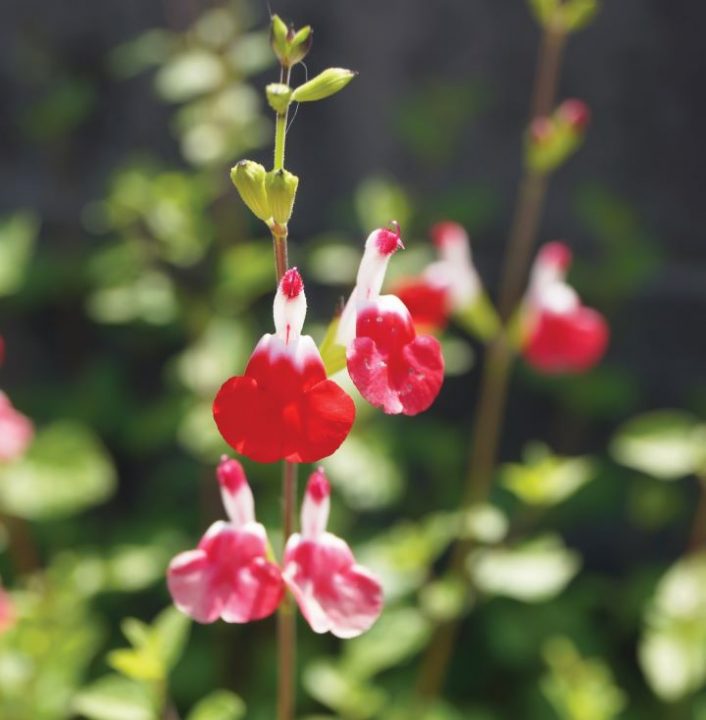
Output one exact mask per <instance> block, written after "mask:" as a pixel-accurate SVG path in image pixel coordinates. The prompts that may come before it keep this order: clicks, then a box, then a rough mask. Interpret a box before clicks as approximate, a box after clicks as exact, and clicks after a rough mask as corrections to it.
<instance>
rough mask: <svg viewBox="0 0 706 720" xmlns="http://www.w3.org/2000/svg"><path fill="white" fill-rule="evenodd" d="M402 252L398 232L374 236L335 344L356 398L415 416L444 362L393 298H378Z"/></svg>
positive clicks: (429, 398) (436, 386)
mask: <svg viewBox="0 0 706 720" xmlns="http://www.w3.org/2000/svg"><path fill="white" fill-rule="evenodd" d="M402 247H404V246H403V245H402V241H401V240H400V235H399V228H398V227H396V228H395V230H388V229H380V230H375V231H374V232H372V233H371V234H370V235H369V237H368V239H367V241H366V243H365V252H364V254H363V259H362V260H361V263H360V267H359V269H358V277H357V280H356V286H355V288H354V289H353V292H352V293H351V296H350V298H349V300H348V302H347V304H346V307H345V308H344V310H343V313H342V315H341V320H340V323H339V330H338V341H339V343H340V344H341V345H344V346H345V347H346V348H347V350H346V359H347V365H348V373H349V374H350V376H351V379H352V380H353V383H354V384H355V386H356V387H357V388H358V390H359V391H360V394H361V395H362V396H363V397H364V398H365V399H366V400H367V401H368V402H369V403H371V404H372V405H374V406H375V407H379V408H381V409H382V410H383V411H384V412H386V413H388V414H399V413H404V414H405V415H416V414H417V413H420V412H422V411H424V410H426V409H427V408H428V407H429V406H430V405H431V404H432V402H434V400H435V399H436V396H437V395H438V394H439V390H440V389H441V385H442V383H443V380H444V358H443V356H442V354H441V347H440V345H439V342H438V341H437V340H436V338H433V337H431V336H430V335H417V332H416V330H415V327H414V323H413V321H412V316H411V314H410V312H409V310H408V309H407V307H406V306H405V305H404V303H403V302H402V301H401V300H400V299H399V298H398V297H396V296H395V295H380V290H381V288H382V283H383V280H384V278H385V272H386V270H387V265H388V262H389V260H390V257H391V256H392V255H393V254H394V253H395V252H396V251H397V250H398V249H400V248H402Z"/></svg>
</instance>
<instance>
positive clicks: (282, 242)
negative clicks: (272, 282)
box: [271, 223, 289, 283]
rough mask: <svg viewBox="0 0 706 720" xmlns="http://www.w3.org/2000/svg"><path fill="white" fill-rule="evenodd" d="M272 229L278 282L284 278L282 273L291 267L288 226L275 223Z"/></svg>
mask: <svg viewBox="0 0 706 720" xmlns="http://www.w3.org/2000/svg"><path fill="white" fill-rule="evenodd" d="M271 230H272V250H273V251H274V255H275V273H276V274H277V283H279V281H280V280H281V279H282V275H284V273H286V272H287V270H288V268H289V253H288V251H287V226H286V225H278V224H276V223H275V224H274V225H273V226H272V228H271Z"/></svg>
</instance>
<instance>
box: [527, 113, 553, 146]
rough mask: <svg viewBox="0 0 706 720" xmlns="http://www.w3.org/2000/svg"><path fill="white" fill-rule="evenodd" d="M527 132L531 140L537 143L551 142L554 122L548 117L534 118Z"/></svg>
mask: <svg viewBox="0 0 706 720" xmlns="http://www.w3.org/2000/svg"><path fill="white" fill-rule="evenodd" d="M529 132H530V140H531V142H533V143H537V145H546V144H547V143H549V142H551V138H552V134H553V133H554V123H553V122H552V121H551V118H548V117H544V116H543V117H538V118H535V119H534V120H533V121H532V124H531V125H530V130H529Z"/></svg>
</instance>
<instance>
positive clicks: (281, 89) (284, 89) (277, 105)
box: [265, 83, 292, 115]
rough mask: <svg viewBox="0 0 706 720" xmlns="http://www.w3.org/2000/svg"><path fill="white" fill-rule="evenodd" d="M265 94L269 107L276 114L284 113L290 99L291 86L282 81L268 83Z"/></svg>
mask: <svg viewBox="0 0 706 720" xmlns="http://www.w3.org/2000/svg"><path fill="white" fill-rule="evenodd" d="M265 94H266V95H267V102H268V103H269V104H270V107H271V108H272V109H273V110H274V111H275V112H276V113H277V114H278V115H284V113H285V112H286V111H287V108H288V107H289V103H290V102H291V100H292V88H290V87H289V85H285V84H284V83H270V84H269V85H268V86H267V87H266V88H265Z"/></svg>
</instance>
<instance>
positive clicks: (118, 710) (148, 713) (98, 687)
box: [72, 675, 159, 720]
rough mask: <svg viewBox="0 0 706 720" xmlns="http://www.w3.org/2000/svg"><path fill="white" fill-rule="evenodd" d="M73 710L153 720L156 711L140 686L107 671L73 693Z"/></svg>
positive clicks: (109, 719) (103, 719) (99, 718)
mask: <svg viewBox="0 0 706 720" xmlns="http://www.w3.org/2000/svg"><path fill="white" fill-rule="evenodd" d="M72 705H73V711H74V712H75V713H77V714H78V715H80V716H81V717H84V718H89V719H90V720H157V718H158V717H159V714H158V712H157V711H156V710H155V708H154V706H153V704H152V701H151V699H150V697H149V695H148V693H147V691H146V689H145V688H144V687H142V686H141V685H140V684H139V683H136V682H134V681H132V680H128V679H126V678H123V677H119V676H117V675H107V676H106V677H103V678H101V679H100V680H97V681H96V682H95V683H93V684H92V685H89V687H87V688H85V689H84V690H82V691H81V692H79V693H78V695H76V696H75V697H74V700H73V703H72Z"/></svg>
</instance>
